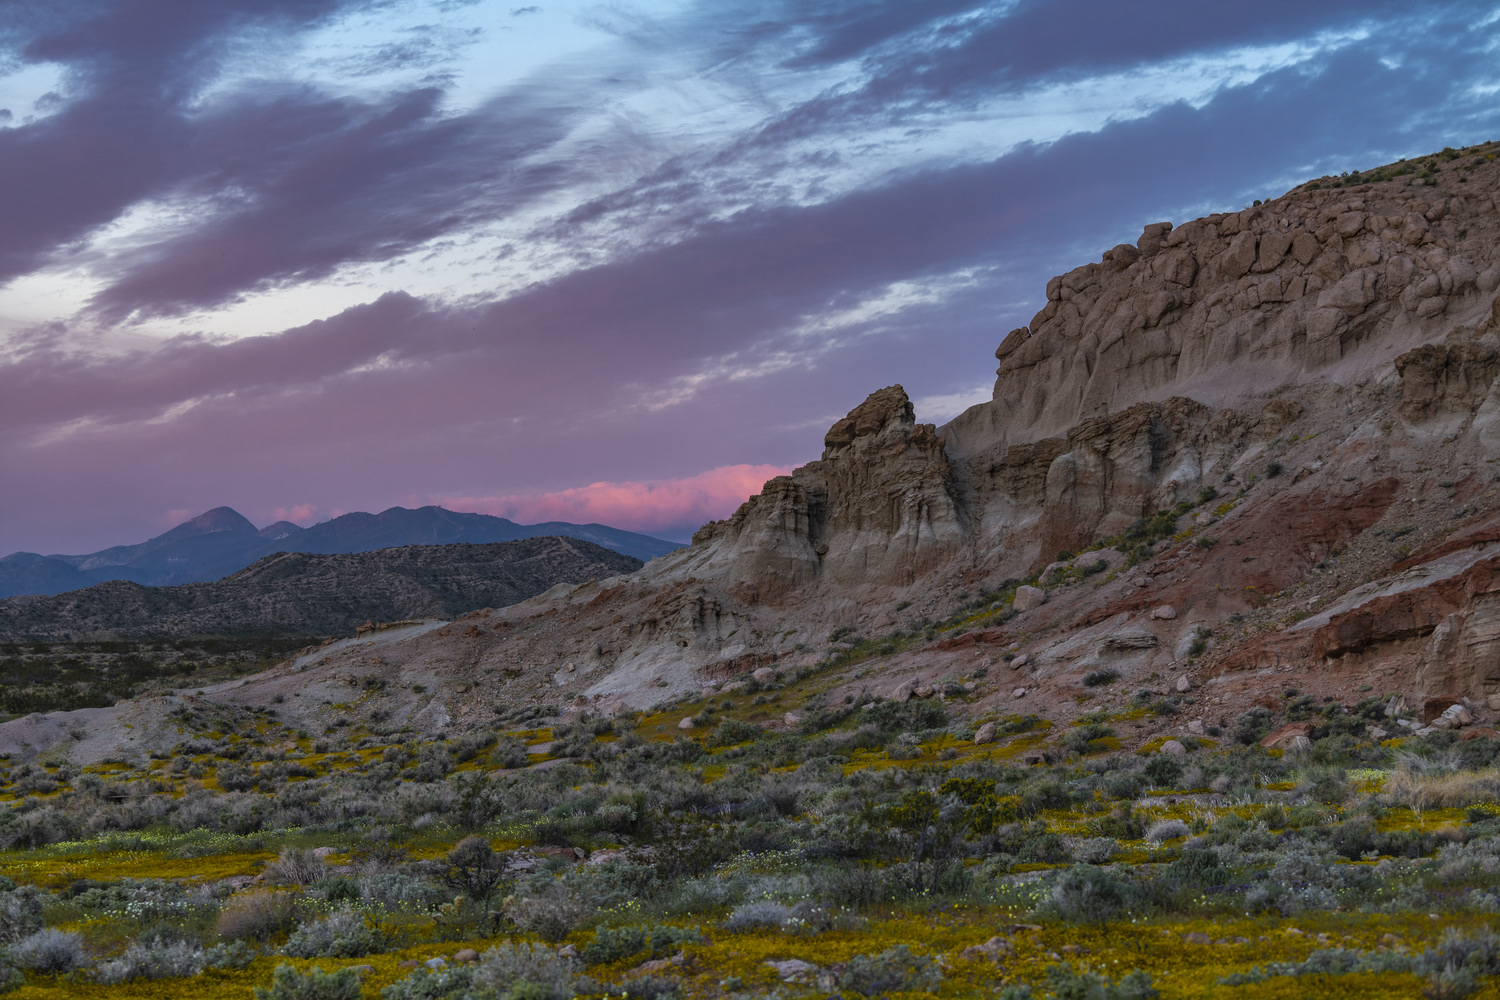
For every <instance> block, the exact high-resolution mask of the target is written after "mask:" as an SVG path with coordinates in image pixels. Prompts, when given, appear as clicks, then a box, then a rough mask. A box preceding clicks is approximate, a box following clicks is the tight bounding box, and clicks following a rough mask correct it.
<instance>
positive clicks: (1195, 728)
mask: <svg viewBox="0 0 1500 1000" xmlns="http://www.w3.org/2000/svg"><path fill="white" fill-rule="evenodd" d="M1187 728H1188V732H1190V733H1192V734H1193V735H1194V736H1202V735H1203V720H1202V719H1194V720H1192V721H1191V722H1189V723H1188V727H1187Z"/></svg>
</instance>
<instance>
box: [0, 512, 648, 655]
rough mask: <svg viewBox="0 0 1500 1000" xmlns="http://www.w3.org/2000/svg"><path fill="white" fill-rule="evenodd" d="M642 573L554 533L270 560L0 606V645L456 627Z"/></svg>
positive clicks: (282, 555) (635, 562)
mask: <svg viewBox="0 0 1500 1000" xmlns="http://www.w3.org/2000/svg"><path fill="white" fill-rule="evenodd" d="M231 513H232V512H231ZM640 568H641V561H640V560H639V559H636V558H635V557H633V556H628V555H623V554H621V553H619V552H614V551H612V550H610V549H606V548H604V547H603V546H602V545H596V544H594V543H593V542H589V541H584V540H583V539H577V538H562V537H558V536H547V537H542V538H527V539H522V540H520V541H513V542H498V543H493V544H469V545H404V546H400V547H397V548H384V549H379V550H377V551H374V552H355V553H343V554H336V555H326V554H311V553H302V552H278V553H274V554H272V555H269V556H266V557H265V558H263V559H261V560H259V561H257V562H256V563H255V564H253V565H251V566H249V567H246V568H245V569H242V570H240V571H239V572H237V573H233V574H230V575H229V576H227V577H225V578H224V579H222V580H215V581H212V582H209V583H189V584H182V585H179V586H174V587H144V586H141V585H140V584H138V583H132V582H130V581H128V580H110V581H107V582H104V583H98V584H95V585H93V586H92V587H88V588H85V589H82V590H75V591H70V592H68V593H65V594H59V595H55V596H51V597H30V596H28V597H13V598H10V599H8V600H0V637H3V638H4V639H6V640H9V641H20V640H48V641H59V640H61V641H68V640H98V639H120V638H127V639H154V638H168V637H182V636H231V637H247V636H261V637H275V636H328V635H338V634H345V633H352V632H353V631H354V630H355V629H356V628H357V627H358V626H359V625H360V624H361V623H363V622H365V621H368V620H374V621H392V620H401V619H410V618H454V617H457V616H458V615H461V614H465V613H467V612H469V611H474V610H476V609H479V608H491V607H504V606H506V605H510V604H515V603H516V602H517V601H522V600H525V599H526V598H528V597H534V596H536V595H537V594H540V593H542V592H544V591H546V590H548V589H550V588H551V587H554V586H556V585H557V584H559V583H582V582H584V581H585V580H594V579H602V578H605V577H611V576H617V575H619V574H622V573H632V572H634V571H636V570H638V569H640Z"/></svg>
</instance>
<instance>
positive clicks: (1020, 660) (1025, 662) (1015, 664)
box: [1010, 653, 1031, 670]
mask: <svg viewBox="0 0 1500 1000" xmlns="http://www.w3.org/2000/svg"><path fill="white" fill-rule="evenodd" d="M1029 666H1031V657H1029V656H1027V655H1026V654H1025V653H1022V654H1021V655H1020V656H1018V657H1016V658H1015V659H1014V660H1011V661H1010V669H1012V670H1020V669H1022V668H1024V667H1029Z"/></svg>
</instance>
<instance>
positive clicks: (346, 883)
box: [307, 875, 364, 903]
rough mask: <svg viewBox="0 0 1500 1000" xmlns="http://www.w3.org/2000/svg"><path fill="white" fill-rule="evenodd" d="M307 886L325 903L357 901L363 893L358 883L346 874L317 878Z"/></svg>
mask: <svg viewBox="0 0 1500 1000" xmlns="http://www.w3.org/2000/svg"><path fill="white" fill-rule="evenodd" d="M307 888H308V890H309V891H310V892H312V893H313V894H315V895H317V896H318V897H320V898H321V899H322V900H323V901H324V902H326V903H357V902H359V901H360V899H361V898H363V895H364V894H363V893H362V892H361V891H360V887H359V883H358V882H356V881H355V880H354V879H352V878H350V877H349V876H347V875H335V876H333V877H332V878H323V879H319V880H318V881H316V882H314V883H313V884H312V885H310V886H308V887H307Z"/></svg>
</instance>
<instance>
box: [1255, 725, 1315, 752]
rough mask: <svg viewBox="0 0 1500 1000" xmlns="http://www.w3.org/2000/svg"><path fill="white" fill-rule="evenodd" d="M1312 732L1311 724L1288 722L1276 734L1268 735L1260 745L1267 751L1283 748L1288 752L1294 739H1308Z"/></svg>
mask: <svg viewBox="0 0 1500 1000" xmlns="http://www.w3.org/2000/svg"><path fill="white" fill-rule="evenodd" d="M1312 731H1313V724H1312V723H1311V722H1288V723H1287V724H1286V725H1284V726H1282V727H1281V728H1280V729H1278V730H1276V731H1275V732H1272V733H1267V734H1266V736H1265V738H1264V739H1262V740H1261V741H1260V745H1261V746H1263V747H1265V748H1267V749H1270V748H1272V747H1281V748H1282V749H1283V750H1286V749H1289V748H1290V747H1291V744H1292V741H1293V740H1294V739H1296V738H1297V737H1299V736H1301V737H1302V738H1303V739H1306V738H1308V737H1310V736H1311V735H1312Z"/></svg>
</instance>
